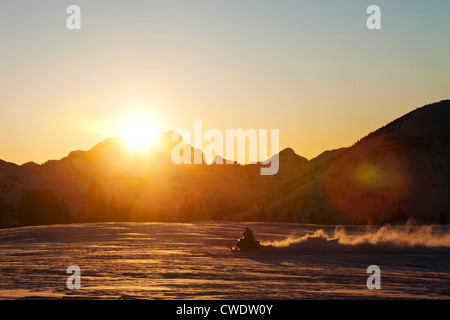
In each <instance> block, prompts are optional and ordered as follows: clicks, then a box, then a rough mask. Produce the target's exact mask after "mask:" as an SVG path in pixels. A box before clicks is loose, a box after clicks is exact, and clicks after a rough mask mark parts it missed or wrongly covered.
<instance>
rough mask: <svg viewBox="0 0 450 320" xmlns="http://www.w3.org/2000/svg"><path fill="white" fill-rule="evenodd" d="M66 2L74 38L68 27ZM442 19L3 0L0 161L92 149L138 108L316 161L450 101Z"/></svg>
mask: <svg viewBox="0 0 450 320" xmlns="http://www.w3.org/2000/svg"><path fill="white" fill-rule="evenodd" d="M319 2H320V3H319ZM71 4H77V5H79V6H80V7H81V30H73V31H70V30H68V29H67V28H66V19H67V17H68V14H67V13H66V8H67V7H68V6H69V5H71ZM371 4H377V5H379V6H380V7H381V19H382V22H381V25H382V29H381V30H368V29H367V27H366V19H367V17H368V16H369V15H368V14H367V13H366V9H367V7H368V6H369V5H371ZM449 13H450V1H448V0H433V1H422V0H407V1H406V0H402V1H382V0H371V1H356V0H354V1H335V0H328V1H300V0H295V1H294V0H283V1H275V0H271V1H268V0H252V1H250V0H239V1H238V0H229V1H225V0H217V1H207V0H203V1H197V0H179V1H172V0H164V1H163V0H160V1H150V0H142V1H136V0H133V1H124V0H122V1H106V0H96V1H85V0H76V1H72V0H71V1H31V0H22V1H2V2H1V3H0V41H1V50H0V57H1V59H0V88H1V90H0V108H1V115H0V159H2V160H6V161H10V162H15V163H18V164H22V163H24V162H27V161H35V162H37V163H42V162H45V161H46V160H48V159H60V158H62V157H64V156H66V155H67V154H68V153H69V152H70V151H72V150H76V149H82V150H87V149H90V148H91V147H93V146H94V145H95V144H96V143H98V142H100V141H102V140H104V139H106V138H108V137H110V136H117V135H119V134H120V128H121V127H122V125H123V122H124V119H127V118H128V117H130V115H132V114H134V113H138V114H145V115H147V116H148V117H149V118H150V119H151V122H152V123H153V126H154V127H155V130H156V131H158V132H163V131H167V130H171V129H176V128H180V127H182V128H186V129H189V130H193V123H194V120H202V121H203V126H204V129H207V128H218V129H220V130H223V131H224V132H225V129H226V128H243V129H248V128H255V129H259V128H267V129H270V128H276V129H280V147H281V148H285V147H288V146H289V147H292V148H293V149H294V150H295V151H296V153H298V154H300V155H302V156H304V157H306V158H308V159H309V158H313V157H315V156H317V155H318V154H320V153H321V152H322V151H324V150H327V149H333V148H339V147H343V146H348V145H351V144H353V143H354V142H355V141H357V140H358V139H359V138H361V137H363V136H365V135H366V134H367V133H369V132H371V131H373V130H376V129H377V128H379V127H380V126H382V125H384V124H386V123H388V122H390V121H391V120H394V119H395V118H397V117H399V116H401V115H403V114H405V113H407V112H409V111H411V110H412V109H414V108H416V107H420V106H422V105H424V104H428V103H431V102H435V101H439V100H442V99H448V98H449V94H450V72H449V70H450V19H449Z"/></svg>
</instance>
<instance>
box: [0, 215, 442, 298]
mask: <svg viewBox="0 0 450 320" xmlns="http://www.w3.org/2000/svg"><path fill="white" fill-rule="evenodd" d="M244 226H249V227H250V228H252V229H253V231H254V234H255V237H256V239H257V240H261V242H262V243H263V244H264V245H265V247H263V248H262V250H260V251H258V252H253V253H240V252H231V251H230V250H229V249H228V247H229V246H233V245H234V244H235V242H236V240H237V238H238V237H239V236H240V234H241V232H242V231H243V229H244ZM0 252H1V255H0V298H2V299H20V298H26V299H42V298H50V299H54V298H78V299H79V298H83V299H84V298H86V299H347V298H352V299H359V298H361V299H373V298H376V299H392V298H412V299H415V298H420V299H424V298H433V299H436V298H445V299H448V298H449V297H450V226H427V227H414V226H395V227H394V226H392V227H371V228H366V227H355V226H351V227H350V226H349V227H338V228H335V227H323V226H316V225H299V224H287V223H237V222H198V223H190V224H181V223H97V224H71V225H52V226H37V227H24V228H13V229H3V230H0ZM373 264H375V265H378V266H380V268H381V290H369V289H367V286H366V281H367V277H368V276H369V275H368V274H366V269H367V267H368V266H369V265H373ZM69 265H78V266H79V267H80V268H81V289H80V290H69V289H67V287H66V280H67V278H68V277H69V275H68V274H66V269H67V267H68V266H69Z"/></svg>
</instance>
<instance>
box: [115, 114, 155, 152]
mask: <svg viewBox="0 0 450 320" xmlns="http://www.w3.org/2000/svg"><path fill="white" fill-rule="evenodd" d="M121 136H122V139H123V140H124V142H125V144H126V145H127V146H128V147H130V148H131V149H133V150H135V151H140V152H147V151H149V149H150V148H151V147H153V146H154V145H155V144H156V142H157V139H156V138H157V131H156V129H155V126H154V125H153V124H152V121H151V120H150V119H149V117H147V116H146V115H133V116H131V117H129V118H128V119H127V120H126V121H124V123H123V126H122V134H121Z"/></svg>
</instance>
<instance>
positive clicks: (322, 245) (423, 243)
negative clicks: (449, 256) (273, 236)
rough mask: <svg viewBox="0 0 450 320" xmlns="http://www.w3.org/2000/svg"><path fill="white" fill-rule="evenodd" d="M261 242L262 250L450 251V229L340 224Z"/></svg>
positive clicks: (313, 251) (284, 251)
mask: <svg viewBox="0 0 450 320" xmlns="http://www.w3.org/2000/svg"><path fill="white" fill-rule="evenodd" d="M262 244H263V245H264V247H263V250H265V251H267V252H280V253H281V252H282V253H332V252H336V253H340V252H344V253H345V252H348V253H350V252H411V251H414V252H416V251H421V250H426V251H430V250H439V251H442V250H444V251H450V232H449V229H448V227H447V226H439V225H435V226H414V225H405V226H390V225H385V226H382V227H369V226H368V227H367V228H366V230H365V231H361V230H358V231H355V230H351V229H350V230H347V229H346V228H345V227H342V226H337V227H336V228H335V230H334V232H326V231H325V230H324V229H320V230H316V231H315V232H314V233H311V234H306V235H304V236H290V237H288V238H286V239H284V240H280V241H273V242H262Z"/></svg>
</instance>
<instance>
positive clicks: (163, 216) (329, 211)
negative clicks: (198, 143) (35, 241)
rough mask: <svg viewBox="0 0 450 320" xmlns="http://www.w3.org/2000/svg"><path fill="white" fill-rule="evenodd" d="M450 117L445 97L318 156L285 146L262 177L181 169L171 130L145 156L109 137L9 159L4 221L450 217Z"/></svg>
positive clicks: (229, 169) (0, 206)
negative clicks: (275, 167)
mask: <svg viewBox="0 0 450 320" xmlns="http://www.w3.org/2000/svg"><path fill="white" fill-rule="evenodd" d="M448 119H450V101H449V100H445V101H441V102H438V103H434V104H430V105H427V106H424V107H422V108H418V109H416V110H414V111H412V112H410V113H408V114H406V115H404V116H402V117H400V118H398V119H396V120H394V121H392V122H390V123H389V124H387V125H386V126H384V127H382V128H380V129H378V130H376V131H375V132H373V133H370V134H369V135H367V136H366V137H364V138H362V139H360V140H359V141H358V142H357V143H355V144H354V145H353V146H351V147H347V148H340V149H336V150H331V151H325V152H323V153H322V154H320V155H319V156H317V157H316V158H314V159H311V160H310V161H308V160H307V159H306V158H304V157H301V156H299V155H297V154H296V153H295V152H294V150H292V149H291V148H286V149H284V150H282V151H280V153H279V159H280V167H279V171H278V173H277V174H276V175H274V176H261V175H260V168H261V166H262V164H261V163H255V164H248V165H240V164H233V165H230V164H227V165H225V164H224V165H217V164H213V165H206V164H205V163H204V164H202V165H175V164H173V163H172V161H171V159H170V153H171V150H172V149H173V147H174V145H175V144H176V143H177V142H173V141H171V139H170V137H171V135H172V132H167V133H165V134H162V135H161V136H160V137H159V143H158V144H156V146H154V147H152V149H151V150H149V152H148V153H144V154H142V153H141V154H137V153H133V152H130V150H128V149H127V147H126V146H125V145H124V144H123V143H122V142H121V140H120V139H118V138H109V139H106V140H105V141H103V142H100V143H98V144H97V145H96V146H94V147H93V148H91V149H90V150H88V151H80V150H77V151H73V152H71V153H70V154H69V155H68V156H67V157H65V158H63V159H61V160H51V161H48V162H46V163H45V164H43V165H38V164H36V163H32V162H29V163H26V164H24V165H22V166H17V165H15V164H13V163H8V162H5V161H1V160H0V225H1V226H14V225H24V224H42V223H61V222H73V221H81V222H83V221H192V220H209V219H222V220H231V219H232V220H265V221H289V222H294V221H297V222H307V223H324V224H327V223H330V224H336V223H384V222H405V221H406V220H407V219H409V218H413V219H415V220H416V221H418V222H425V223H434V222H440V223H443V222H447V221H448V220H449V219H448V216H449V213H450V197H449V193H450V166H449V163H450V128H449V126H448V124H447V122H448ZM189 148H190V150H191V157H192V160H193V158H194V154H195V153H200V156H201V157H204V156H203V154H201V151H200V150H196V149H194V148H192V147H189ZM220 159H221V158H220ZM32 208H35V211H36V212H34V213H33V210H32ZM34 214H35V216H34Z"/></svg>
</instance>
